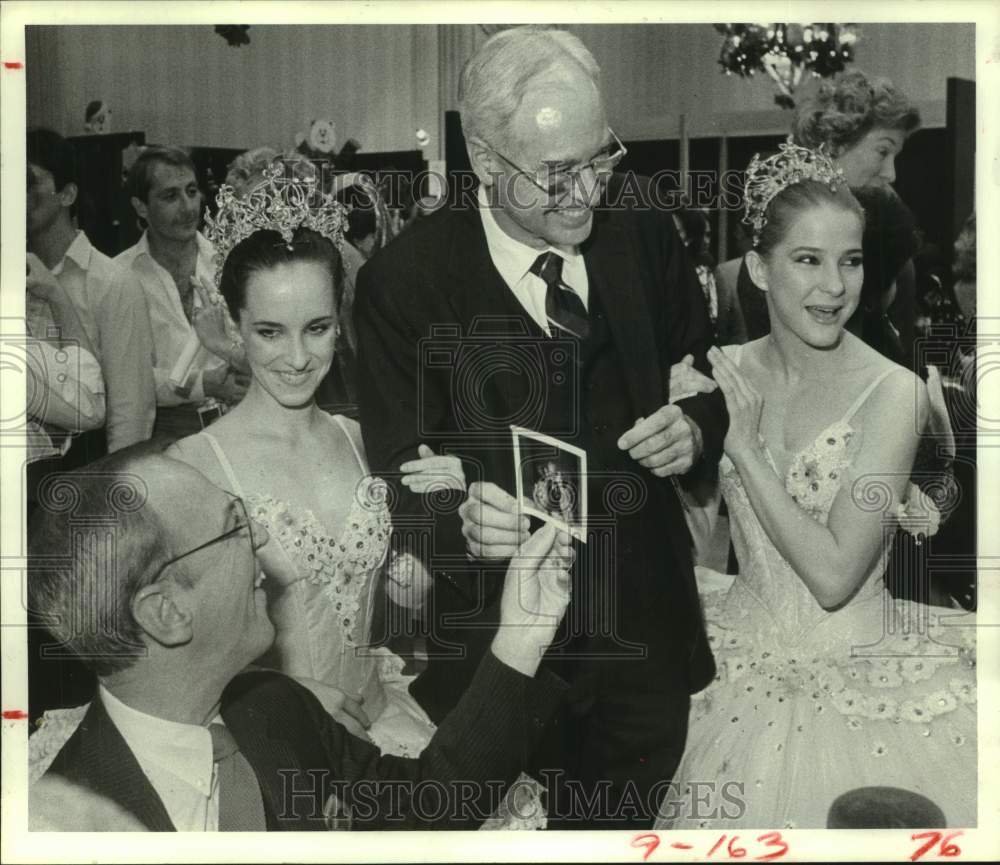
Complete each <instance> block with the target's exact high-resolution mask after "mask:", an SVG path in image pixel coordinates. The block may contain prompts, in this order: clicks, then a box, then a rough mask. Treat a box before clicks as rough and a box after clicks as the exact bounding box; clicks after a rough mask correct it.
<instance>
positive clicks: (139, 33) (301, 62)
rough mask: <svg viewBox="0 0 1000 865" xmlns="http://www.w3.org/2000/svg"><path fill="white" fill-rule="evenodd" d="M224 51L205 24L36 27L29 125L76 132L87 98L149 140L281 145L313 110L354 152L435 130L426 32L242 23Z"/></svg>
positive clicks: (432, 60) (431, 51) (431, 44)
mask: <svg viewBox="0 0 1000 865" xmlns="http://www.w3.org/2000/svg"><path fill="white" fill-rule="evenodd" d="M250 39H251V42H250V44H249V45H244V46H242V47H239V48H233V47H230V46H229V45H227V44H226V42H225V40H223V39H222V37H220V36H218V35H217V34H216V33H215V32H214V31H213V28H212V27H210V26H172V27H153V26H147V27H141V26H119V27H37V28H31V29H29V30H28V31H27V34H26V68H27V71H28V78H29V86H28V104H27V114H28V123H29V124H43V125H47V126H51V127H53V128H55V129H56V130H57V131H60V132H63V133H65V134H79V133H81V132H82V131H83V129H82V127H83V115H84V109H85V107H86V105H87V103H88V102H89V101H90V100H92V99H103V100H104V101H105V102H107V103H109V104H110V106H111V109H112V111H113V113H114V120H113V122H114V129H115V130H116V131H127V130H132V129H136V130H143V131H145V133H146V137H147V140H149V141H152V142H157V143H172V144H181V145H200V146H215V147H251V146H255V145H258V144H267V143H273V144H279V145H291V144H292V136H293V135H294V133H295V132H297V131H300V130H302V131H305V129H306V127H307V124H308V122H309V121H310V119H312V118H313V117H330V118H332V119H334V121H335V122H336V123H337V127H338V135H339V137H341V140H343V139H345V138H347V137H353V138H357V139H358V140H359V141H360V142H361V144H362V146H363V148H364V149H365V150H370V151H377V150H409V149H413V148H416V147H417V144H416V140H415V135H414V133H415V130H416V129H417V128H418V127H421V126H422V127H425V128H427V129H428V131H433V130H434V129H436V128H437V115H438V92H437V73H438V68H437V67H438V58H437V28H436V27H433V26H431V27H424V28H416V27H408V26H337V27H332V26H325V27H322V26H298V25H289V26H280V27H279V26H253V27H251V29H250Z"/></svg>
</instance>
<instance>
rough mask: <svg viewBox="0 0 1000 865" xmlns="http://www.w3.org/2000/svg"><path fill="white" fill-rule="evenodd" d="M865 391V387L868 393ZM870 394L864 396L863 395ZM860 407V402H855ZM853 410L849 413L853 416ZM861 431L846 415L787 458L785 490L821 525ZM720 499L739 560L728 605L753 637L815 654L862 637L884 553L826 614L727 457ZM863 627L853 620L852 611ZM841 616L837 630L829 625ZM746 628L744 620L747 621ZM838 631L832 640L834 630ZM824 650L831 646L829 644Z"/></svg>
mask: <svg viewBox="0 0 1000 865" xmlns="http://www.w3.org/2000/svg"><path fill="white" fill-rule="evenodd" d="M869 390H870V389H869ZM866 393H867V391H866ZM855 405H856V406H857V404H855ZM853 414H854V411H853V410H852V411H851V412H850V415H853ZM859 438H860V437H859V432H858V430H856V429H855V428H854V426H852V424H851V422H850V420H848V418H847V417H845V418H842V419H840V420H838V421H835V422H834V423H832V424H830V425H829V426H828V427H827V428H826V429H824V430H823V431H822V432H820V433H819V434H818V435H817V436H816V438H815V439H814V440H813V441H812V442H811V443H810V444H809V445H807V446H806V447H804V448H802V449H801V450H799V451H797V452H796V453H794V454H792V458H791V461H790V462H789V464H788V469H787V471H786V473H785V476H784V478H782V480H783V483H784V486H785V489H786V490H787V492H788V494H789V495H790V496H791V497H792V498H793V499H794V500H795V502H796V504H798V506H799V507H800V508H801V509H802V510H803V511H804V512H805V513H807V514H808V515H809V516H810V517H811V518H812V519H814V520H816V522H818V523H820V524H822V525H826V523H827V520H828V519H829V516H830V510H831V508H832V507H833V503H834V500H835V499H836V498H837V494H838V493H839V492H840V489H841V486H842V484H843V479H844V475H845V473H847V472H848V471H849V469H850V466H851V463H852V462H853V460H854V457H855V454H856V451H857V445H858V444H859ZM761 445H762V447H763V448H764V453H765V455H766V457H767V460H768V462H769V463H770V465H771V468H772V469H773V470H774V472H775V474H779V476H780V473H779V469H778V467H777V465H776V463H775V460H774V458H773V456H772V454H771V452H770V451H769V450H768V448H767V446H766V444H765V443H764V441H763V439H761ZM719 471H720V484H721V488H722V494H723V496H724V497H725V499H726V504H727V506H728V508H729V517H730V533H731V536H732V540H733V546H734V548H735V550H736V556H737V559H738V560H739V565H740V568H739V576H738V577H737V578H736V580H735V582H734V584H733V588H732V590H731V592H730V596H729V597H728V598H727V600H726V606H727V607H728V608H729V609H730V610H731V611H733V612H736V611H737V610H738V614H739V615H740V616H742V617H744V618H752V619H753V628H752V629H750V630H749V631H748V632H749V633H753V634H755V636H756V638H757V639H758V640H759V641H760V642H762V643H768V644H771V643H773V644H774V646H775V647H778V648H789V647H793V646H794V647H798V648H799V649H801V648H802V647H803V646H805V645H814V644H815V646H816V648H819V647H820V646H821V645H826V644H827V643H828V642H829V641H830V640H837V641H839V640H840V639H841V637H845V636H847V635H846V633H845V631H846V630H850V631H851V633H852V634H853V636H854V637H855V638H859V637H861V635H862V632H864V631H866V630H867V628H868V626H869V625H871V624H873V623H871V622H869V621H867V619H868V618H869V614H868V613H867V612H864V613H862V609H865V610H867V609H868V608H867V607H866V606H865V602H866V601H870V600H871V599H872V597H873V596H878V595H879V594H881V592H882V591H883V583H882V573H883V571H884V567H885V555H886V554H887V551H886V550H884V551H883V553H882V555H880V556H879V557H878V559H877V560H876V562H875V563H874V565H873V566H872V568H871V571H870V572H869V574H868V575H867V577H866V578H865V579H864V581H863V582H862V585H861V588H860V589H859V590H858V591H857V592H856V593H855V594H854V596H853V597H852V598H851V600H850V601H849V602H848V603H847V604H846V605H845V606H844V607H841V608H839V609H838V610H837V611H836V612H829V611H827V610H824V609H823V608H822V607H821V606H820V605H819V603H818V602H817V601H816V599H815V598H814V597H813V595H812V594H811V593H810V591H809V589H808V588H806V585H805V583H803V582H802V580H801V579H800V578H799V577H798V575H797V574H796V573H795V570H794V569H793V568H792V566H791V564H789V562H788V561H787V560H786V559H785V558H784V557H783V556H782V555H781V553H780V552H779V551H778V550H777V549H776V548H775V546H774V544H773V543H772V542H771V540H770V538H769V537H768V536H767V533H766V532H765V531H764V528H763V527H762V526H761V524H760V521H759V520H758V519H757V515H756V513H755V512H754V509H753V507H752V505H751V503H750V500H749V498H748V497H747V493H746V490H745V489H744V487H743V482H742V480H741V478H740V475H739V472H738V471H737V469H736V467H735V466H734V465H733V463H732V461H731V460H730V459H729V458H728V457H725V456H724V457H723V458H722V461H721V463H720V468H719ZM855 605H858V609H857V612H858V613H859V615H863V616H864V618H865V621H857V622H853V621H852V620H851V610H850V608H851V607H853V606H855ZM832 617H838V619H837V624H833V623H832V622H831V619H832ZM747 624H748V625H749V624H750V623H749V622H748V623H747ZM838 630H840V631H841V633H840V634H839V635H836V634H835V633H834V632H835V631H838ZM827 648H829V646H827Z"/></svg>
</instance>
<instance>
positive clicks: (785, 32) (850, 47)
mask: <svg viewBox="0 0 1000 865" xmlns="http://www.w3.org/2000/svg"><path fill="white" fill-rule="evenodd" d="M715 29H716V30H718V31H719V32H720V33H722V34H723V35H724V36H725V39H724V40H723V43H722V52H721V53H720V54H719V65H720V66H721V67H722V71H723V72H724V73H725V74H726V75H733V74H736V75H739V76H741V77H742V78H752V77H753V76H754V74H756V73H757V72H763V73H765V74H766V75H768V76H769V77H770V78H771V79H772V80H773V81H774V83H775V84H776V85H777V87H778V93H777V94H776V95H775V97H774V101H775V102H777V103H778V105H780V106H781V107H782V108H794V107H795V100H794V99H793V98H792V94H793V93H794V91H795V88H796V87H797V86H798V84H799V82H800V81H801V80H802V75H803V73H804V72H809V73H811V74H812V75H813V76H814V77H816V78H828V77H830V76H832V75H835V74H837V73H838V72H842V71H843V69H844V67H845V66H846V65H847V64H848V63H850V62H851V61H852V60H854V44H855V42H857V39H858V32H857V28H856V25H854V24H716V25H715Z"/></svg>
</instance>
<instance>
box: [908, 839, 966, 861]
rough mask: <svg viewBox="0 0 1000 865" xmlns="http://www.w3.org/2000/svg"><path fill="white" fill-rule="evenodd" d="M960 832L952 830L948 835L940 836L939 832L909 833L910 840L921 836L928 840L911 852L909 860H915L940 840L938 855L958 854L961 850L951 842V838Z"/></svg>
mask: <svg viewBox="0 0 1000 865" xmlns="http://www.w3.org/2000/svg"><path fill="white" fill-rule="evenodd" d="M961 834H962V833H961V832H952V833H951V834H950V835H945V836H944V837H941V833H940V832H918V833H917V834H915V835H911V836H910V840H911V841H919V840H920V839H922V838H926V839H928V840H927V843H926V844H924V845H923V846H921V847H918V848H917V849H916V850H914V851H913V854H912V855H911V856H910V861H911V862H916V861H917V860H918V859H920V858H921V857H922V856H924V855H925V854H926V853H927V852H928V851H929V850H930V849H931V848H932V847H933V846H934V845H935V844H937V843H938V842H941V846H940V847H939V848H938V851H937V855H938V856H958V855H959V853H961V852H962V851H961V849H960V848H959V846H958V845H957V844H952V843H951V839H952V838H957V837H958V836H959V835H961Z"/></svg>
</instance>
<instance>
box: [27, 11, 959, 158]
mask: <svg viewBox="0 0 1000 865" xmlns="http://www.w3.org/2000/svg"><path fill="white" fill-rule="evenodd" d="M569 26H570V29H572V30H574V31H575V32H577V33H578V34H579V35H580V36H581V38H582V39H583V40H584V41H585V42H586V43H587V45H588V46H589V47H590V48H591V50H592V51H593V52H594V54H595V56H596V57H597V60H598V62H599V63H600V64H601V67H602V69H603V73H604V82H605V91H606V93H607V97H608V105H609V111H610V115H611V117H610V120H611V123H612V125H613V126H614V127H615V129H616V130H617V131H618V132H619V134H621V135H622V136H624V137H626V138H633V139H635V138H640V139H641V138H661V137H671V136H676V135H677V129H678V121H677V118H678V115H679V114H680V113H682V112H683V113H685V114H686V117H687V126H688V131H689V134H691V135H695V136H697V135H699V134H702V135H704V134H718V133H719V132H721V131H723V130H725V131H728V132H730V133H740V132H744V133H745V132H749V131H762V132H763V131H780V130H782V129H784V128H786V127H787V123H788V115H787V113H784V112H781V111H780V110H778V109H776V107H775V105H774V102H773V95H774V90H773V87H772V86H771V85H770V83H769V81H768V80H767V79H766V78H755V79H753V80H750V81H745V80H742V79H738V78H736V77H727V76H724V75H723V74H722V73H721V71H720V68H719V66H718V64H717V62H716V61H717V58H718V55H719V47H720V45H721V41H722V37H721V36H720V35H719V34H718V33H716V32H715V30H714V29H713V28H712V27H711V25H709V24H665V25H664V24H655V25H642V24H636V25H617V24H616V25H569ZM250 36H251V44H250V45H247V46H243V47H241V48H231V47H229V46H228V45H227V44H226V43H225V41H224V40H223V39H222V38H221V37H219V36H217V35H216V34H215V33H214V32H213V29H212V27H210V26H205V25H201V26H174V27H153V26H145V27H139V26H118V27H36V28H31V29H29V30H28V32H27V36H26V40H27V45H26V48H27V56H26V61H27V62H26V66H27V73H28V82H29V86H28V108H27V111H28V122H29V124H44V125H48V126H51V127H53V128H55V129H57V130H59V131H61V132H64V133H66V134H77V133H79V132H81V131H82V124H83V112H84V108H85V106H86V104H87V102H89V101H90V100H92V99H97V98H100V99H103V100H105V101H106V102H108V103H110V105H111V107H112V110H113V111H114V124H115V129H116V130H119V131H123V130H127V129H139V130H144V131H145V132H146V135H147V138H148V140H150V141H154V142H158V143H175V144H183V145H206V146H219V147H251V146H254V145H258V144H264V143H274V144H281V145H290V144H291V143H292V140H291V139H292V135H293V134H294V133H295V132H296V131H298V130H304V128H305V126H306V124H307V123H308V121H309V120H310V119H311V118H312V117H316V116H320V117H322V116H329V117H332V118H333V119H334V120H335V121H336V122H337V125H338V130H339V132H340V133H341V137H342V138H343V137H346V136H353V137H355V138H357V139H358V140H359V141H360V142H361V143H362V146H363V147H364V149H365V150H369V151H375V150H406V149H413V148H415V147H416V146H417V144H416V140H415V136H414V133H415V130H416V129H417V128H418V127H423V128H424V129H426V130H427V131H428V132H429V133H430V134H431V136H432V140H431V144H430V145H429V146H428V147H426V148H425V153H426V155H427V157H428V158H429V159H435V158H440V154H441V152H442V148H441V142H440V136H441V129H442V126H441V122H442V114H443V111H444V110H445V109H447V108H454V107H455V90H456V87H457V82H458V73H459V71H460V69H461V66H462V63H463V62H464V61H465V59H466V57H468V55H469V53H471V52H472V51H473V50H474V49H475V47H476V46H477V45H478V44H481V42H482V41H483V40H484V39H485V38H486V37H485V34H484V33H483V32H482V30H481V29H480V28H479V27H477V26H475V25H424V26H412V25H398V26H382V25H379V26H375V25H373V26H329V25H328V26H299V25H289V26H253V27H252V28H251V30H250ZM855 65H856V66H857V67H858V68H861V69H864V70H865V71H866V72H869V73H873V74H881V75H887V76H889V77H890V78H892V79H893V80H894V81H895V82H896V83H897V84H898V85H899V86H900V87H901V88H903V90H904V91H905V92H906V93H907V94H908V95H909V96H910V98H912V99H913V100H915V101H916V102H917V103H918V104H919V105H920V107H921V109H922V111H923V113H924V117H925V124H926V125H928V126H934V125H943V122H944V99H945V79H946V78H947V77H949V76H959V77H963V78H970V79H971V78H974V77H975V67H974V27H973V25H971V24H863V25H861V38H860V40H859V42H858V44H857V61H856V63H855Z"/></svg>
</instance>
